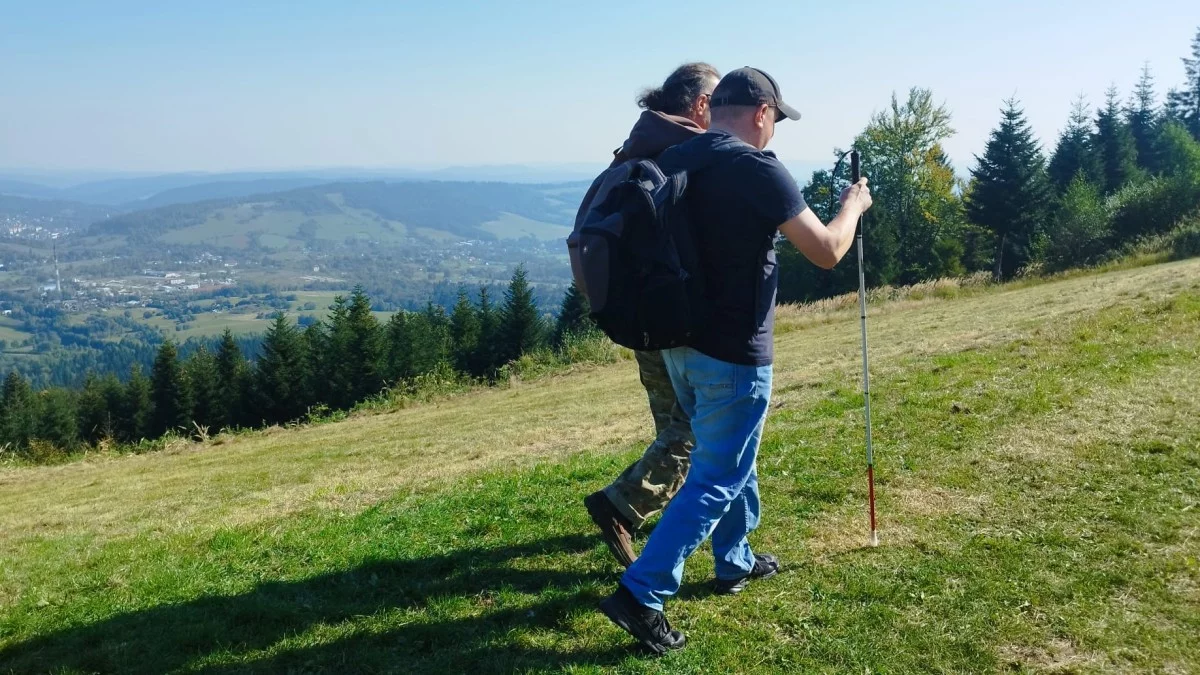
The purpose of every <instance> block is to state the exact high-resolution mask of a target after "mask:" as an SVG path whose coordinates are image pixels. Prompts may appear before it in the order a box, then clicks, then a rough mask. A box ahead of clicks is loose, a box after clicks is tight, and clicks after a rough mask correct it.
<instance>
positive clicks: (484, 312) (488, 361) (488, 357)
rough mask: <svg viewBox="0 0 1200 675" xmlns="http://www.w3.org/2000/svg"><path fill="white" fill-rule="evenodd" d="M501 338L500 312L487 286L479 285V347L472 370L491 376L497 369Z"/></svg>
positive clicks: (478, 373) (477, 373)
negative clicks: (497, 355) (493, 303)
mask: <svg viewBox="0 0 1200 675" xmlns="http://www.w3.org/2000/svg"><path fill="white" fill-rule="evenodd" d="M499 340H500V314H499V313H498V312H497V311H496V308H495V307H494V306H493V305H492V296H491V293H489V292H488V287H487V286H480V287H479V347H478V348H477V349H476V350H475V359H474V363H473V365H472V366H471V371H472V372H473V373H475V374H476V375H481V376H485V377H490V376H491V375H492V373H493V371H495V370H496V365H497V364H496V360H497V358H496V354H497V350H498V342H499Z"/></svg>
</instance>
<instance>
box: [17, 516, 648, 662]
mask: <svg viewBox="0 0 1200 675" xmlns="http://www.w3.org/2000/svg"><path fill="white" fill-rule="evenodd" d="M594 545H595V538H594V537H585V536H581V535H572V536H563V537H556V538H551V539H546V540H541V541H536V542H530V543H526V544H521V545H516V546H510V547H499V548H477V549H469V550H465V551H459V552H455V553H452V554H448V555H444V556H436V557H431V558H424V559H419V560H402V561H376V562H370V563H367V564H364V565H361V566H359V567H357V568H355V569H353V570H348V571H344V572H337V573H332V574H326V575H322V576H317V577H312V578H309V579H304V580H301V581H294V582H269V583H264V584H262V585H260V586H258V587H256V588H255V589H254V590H252V591H250V592H247V593H244V594H241V595H234V596H221V597H212V596H210V597H203V598H199V599H196V600H192V601H190V602H185V603H182V604H177V605H166V606H160V607H153V608H150V609H145V610H141V611H137V612H131V613H128V614H122V615H118V616H114V617H111V618H108V619H105V620H102V621H100V622H98V623H95V624H91V625H87V626H81V627H78V628H70V629H66V630H62V631H59V632H57V633H53V634H49V635H46V636H44V637H38V638H34V639H32V640H29V641H26V642H23V643H18V644H15V645H13V646H11V647H9V648H7V649H5V650H4V651H3V652H0V672H3V671H9V670H12V671H14V672H39V671H46V670H53V671H63V670H66V671H68V672H71V671H85V672H119V673H161V672H168V671H173V670H178V669H185V670H188V671H191V672H208V673H226V672H406V673H407V672H426V671H438V672H468V671H469V672H512V671H514V670H529V669H538V668H556V667H558V668H561V667H563V666H567V665H572V664H574V665H613V664H615V663H617V662H618V661H620V660H622V659H624V658H625V657H626V656H628V655H629V654H630V649H629V647H628V645H627V644H617V643H614V644H613V645H605V646H603V647H601V648H596V649H586V650H577V651H569V652H563V651H557V650H554V649H549V648H545V647H541V646H533V645H531V644H529V643H530V642H531V641H530V640H523V639H521V636H517V639H513V635H512V633H514V632H515V631H523V630H530V629H532V630H533V631H544V630H549V631H554V630H561V625H562V624H563V623H564V622H565V621H566V620H567V619H568V617H569V616H570V615H571V614H572V613H576V612H578V611H579V610H580V609H581V608H587V609H591V608H594V607H595V606H596V604H597V603H598V602H599V600H600V599H601V590H600V589H601V588H603V587H607V586H608V585H609V582H611V581H612V580H613V579H612V576H611V575H609V574H602V573H598V572H587V571H574V570H571V569H570V568H569V566H565V567H564V568H563V569H551V570H545V569H532V570H531V569H518V568H516V567H514V566H513V565H512V564H511V563H512V562H513V561H515V560H519V559H522V558H528V557H533V556H540V555H554V554H561V553H574V552H582V551H586V550H590V549H592V548H594ZM501 590H503V591H505V592H508V591H513V592H517V593H525V594H534V595H537V594H543V595H544V596H545V597H544V598H539V599H538V600H537V601H535V603H534V604H521V606H520V607H518V608H514V607H512V606H511V604H510V605H509V606H508V607H497V609H495V610H489V607H490V606H491V605H492V604H493V603H495V601H494V598H493V596H492V592H493V591H501ZM454 602H458V603H462V602H470V603H475V604H476V606H478V607H480V608H481V610H482V611H480V613H479V614H478V615H474V616H469V617H465V618H459V617H456V618H453V619H446V620H438V619H437V618H433V619H428V618H425V617H420V618H417V619H416V621H414V622H410V623H402V621H403V619H399V620H389V621H387V623H386V625H384V627H383V629H382V630H380V631H378V632H372V631H371V630H370V629H369V628H368V629H365V630H362V631H361V632H357V633H354V634H352V635H350V636H348V637H335V638H333V639H332V641H331V642H323V643H321V644H316V645H311V646H304V645H302V646H298V647H295V648H287V647H281V648H280V649H279V651H270V652H268V653H266V654H265V655H248V652H254V651H257V650H266V649H268V648H270V647H271V646H272V645H275V644H276V643H278V642H279V641H280V640H284V639H287V638H289V637H291V636H295V635H298V634H302V633H304V632H306V631H308V630H309V629H319V627H321V626H330V627H331V628H336V627H337V625H338V624H340V623H342V622H344V621H348V620H352V619H355V618H362V617H369V616H373V615H377V614H381V613H385V612H388V611H404V610H409V611H412V610H417V611H420V610H422V609H425V608H430V606H431V605H434V606H437V605H442V604H444V603H454ZM495 604H498V605H500V604H503V603H495ZM459 609H460V610H461V609H462V607H461V606H460V607H459ZM468 611H469V610H468ZM431 613H433V614H435V615H436V613H437V609H436V607H434V609H433V610H432V612H431ZM460 614H461V612H460ZM397 624H399V625H397ZM539 637H541V636H540V635H539ZM208 655H221V656H222V657H231V658H228V660H230V661H233V660H243V661H246V662H244V663H236V664H229V665H219V666H209V667H201V668H196V667H189V664H192V663H194V662H195V661H196V660H197V659H200V658H203V657H205V656H208ZM247 656H249V658H248V659H247ZM239 657H240V659H239ZM221 660H226V659H225V658H222V659H221Z"/></svg>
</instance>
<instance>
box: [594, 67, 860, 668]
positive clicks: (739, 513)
mask: <svg viewBox="0 0 1200 675" xmlns="http://www.w3.org/2000/svg"><path fill="white" fill-rule="evenodd" d="M710 105H711V110H712V112H711V115H712V126H711V128H710V129H709V131H708V132H707V133H704V134H701V135H700V136H697V137H696V138H694V139H692V140H689V141H686V142H684V143H682V144H680V145H677V146H675V147H674V148H672V149H670V150H668V151H667V152H666V153H664V154H663V155H662V156H661V157H660V158H659V164H660V165H661V166H662V167H663V168H664V171H667V172H668V173H669V172H672V171H678V170H687V171H688V187H687V193H686V194H687V197H686V198H687V205H688V212H689V218H690V222H691V224H692V227H693V229H694V233H695V238H696V243H697V247H698V249H699V257H700V265H701V272H702V276H703V279H704V282H705V288H706V289H708V290H707V297H706V302H707V310H708V321H707V325H706V326H705V329H704V330H703V331H701V332H699V334H697V335H695V336H694V338H693V340H692V343H691V345H690V346H688V347H680V348H676V349H670V350H666V351H664V352H662V354H663V358H664V360H665V361H666V364H667V370H668V372H669V374H670V376H671V383H672V385H673V386H674V388H675V393H676V395H677V397H678V400H679V404H680V405H681V406H682V407H683V408H684V410H685V412H686V413H687V414H688V416H689V417H691V419H692V431H693V433H694V435H695V438H696V447H695V449H694V450H693V451H692V468H691V472H690V473H689V475H688V478H687V481H686V482H685V483H684V485H683V489H682V490H680V492H679V493H678V494H677V495H676V496H675V499H674V500H673V501H672V502H671V503H670V505H669V506H668V507H667V508H666V510H665V511H664V512H663V516H662V520H661V521H660V522H659V524H658V526H657V527H656V528H655V529H654V532H653V534H651V536H650V539H649V541H647V542H646V546H645V548H644V549H643V550H642V555H641V557H639V558H638V559H637V560H636V561H635V562H634V563H633V564H632V565H631V566H630V567H629V569H628V570H626V572H625V574H624V575H623V576H622V577H621V583H620V586H619V587H618V588H617V592H616V593H614V594H613V595H612V596H610V597H609V598H607V599H605V600H604V602H602V603H601V605H600V608H601V610H602V611H603V612H604V613H605V614H606V615H607V616H608V617H609V618H610V619H611V620H612V621H613V622H614V623H616V624H617V625H618V626H620V627H621V628H623V629H625V630H626V631H628V632H629V633H630V634H631V635H633V636H634V637H635V638H637V639H638V640H639V641H640V642H641V643H642V644H643V645H645V646H646V647H648V648H650V649H651V650H653V651H655V652H656V653H663V652H665V651H667V650H669V649H679V648H681V647H683V645H684V642H685V638H684V636H683V634H682V633H680V632H679V631H674V630H672V629H671V626H670V624H669V623H668V622H667V620H666V617H665V615H664V614H663V603H664V602H665V601H666V599H667V598H669V597H671V596H673V595H674V594H675V593H676V592H677V591H678V590H679V584H680V582H681V580H682V577H683V566H684V561H686V560H687V558H688V556H690V555H691V554H692V552H693V551H695V550H696V549H697V548H698V547H699V546H700V544H702V543H703V542H704V540H705V539H707V538H708V537H709V536H711V537H712V547H713V556H714V558H715V560H716V577H717V578H716V582H715V585H714V590H715V591H716V592H717V593H722V594H733V593H739V592H741V591H742V590H743V589H745V587H746V585H747V584H748V583H749V582H750V580H752V579H765V578H768V577H771V576H774V575H775V574H776V573H777V572H778V571H779V561H778V560H777V559H776V558H775V557H774V556H771V555H757V554H754V553H753V552H752V551H751V549H750V543H749V541H748V539H747V536H748V535H749V534H750V532H752V531H753V530H754V529H755V528H756V527H757V526H758V521H759V495H758V473H757V470H756V468H755V458H756V455H757V454H758V444H759V439H760V438H761V436H762V429H763V423H764V422H765V420H766V415H767V406H768V403H769V402H770V395H771V379H772V362H773V359H774V348H773V340H774V336H773V329H774V323H775V292H776V288H777V285H778V271H777V269H776V265H775V249H774V242H775V235H776V233H778V232H782V233H783V234H784V236H786V237H787V238H788V240H789V241H791V242H792V243H793V244H794V245H795V246H796V248H797V249H799V250H800V252H801V253H803V254H804V255H805V256H806V257H808V259H809V260H811V261H812V262H814V263H816V264H817V265H819V266H821V267H824V268H830V267H833V266H834V265H835V264H837V262H838V261H839V260H841V258H842V256H844V255H845V254H846V251H848V250H849V249H850V244H851V242H852V241H853V238H854V233H855V225H856V223H857V220H858V217H859V215H861V214H862V212H863V211H865V210H866V209H868V208H870V206H871V196H870V192H869V191H868V189H867V186H866V179H863V180H862V181H860V182H859V183H858V184H857V185H853V186H851V187H849V188H847V189H846V191H845V192H843V193H842V210H841V212H840V213H839V214H838V215H837V217H835V218H834V219H833V220H832V221H831V222H830V223H829V226H828V227H826V226H825V225H823V224H822V223H821V221H820V219H818V218H817V217H816V215H815V214H814V213H813V212H812V210H811V209H809V208H808V206H807V205H806V204H805V203H804V197H803V196H802V195H801V194H800V189H799V188H798V187H797V185H796V182H795V180H793V179H792V177H791V175H790V174H789V173H788V172H787V169H785V168H784V167H783V164H781V163H780V162H779V160H778V159H776V158H775V155H774V154H773V153H770V152H765V151H764V148H766V146H767V143H768V142H769V141H770V140H771V137H772V136H773V135H774V133H775V124H776V122H780V121H783V120H784V119H793V120H795V119H799V118H800V113H798V112H797V111H796V110H795V109H794V108H792V107H791V106H789V105H787V104H786V103H784V102H783V98H782V96H781V95H780V92H779V85H778V84H776V83H775V80H774V79H772V78H771V76H770V75H767V74H766V73H764V72H763V71H761V70H758V69H756V68H740V69H738V70H735V71H733V72H731V73H729V74H728V75H726V76H725V77H724V78H722V79H721V81H720V83H719V84H718V85H717V87H716V89H714V90H713V93H712V99H711V103H710Z"/></svg>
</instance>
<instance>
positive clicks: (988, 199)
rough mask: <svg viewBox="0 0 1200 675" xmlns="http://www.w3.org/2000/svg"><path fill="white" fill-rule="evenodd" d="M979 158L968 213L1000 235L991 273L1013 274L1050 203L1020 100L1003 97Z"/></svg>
mask: <svg viewBox="0 0 1200 675" xmlns="http://www.w3.org/2000/svg"><path fill="white" fill-rule="evenodd" d="M975 159H976V162H977V166H976V167H975V168H974V169H973V170H972V171H971V174H972V175H973V176H974V177H975V182H974V185H973V187H972V189H971V192H970V196H969V200H968V202H967V210H968V214H969V216H970V218H971V220H972V221H973V222H975V223H976V224H978V225H980V226H982V227H984V228H986V229H988V230H990V231H991V232H992V233H993V235H994V236H995V238H996V257H995V262H994V268H993V274H994V275H995V276H996V277H997V278H1007V277H1011V276H1012V275H1013V273H1015V272H1016V271H1017V270H1018V269H1020V268H1021V267H1024V266H1025V265H1027V264H1028V263H1029V262H1030V261H1031V259H1032V257H1033V254H1034V244H1035V242H1036V241H1037V239H1038V237H1039V236H1040V235H1041V234H1042V233H1043V230H1044V228H1045V225H1046V219H1047V216H1048V215H1049V210H1050V202H1051V190H1050V181H1049V178H1048V177H1047V176H1046V168H1045V160H1044V159H1043V157H1042V152H1041V149H1040V148H1039V147H1038V144H1037V141H1036V140H1035V139H1034V137H1033V131H1032V130H1030V128H1029V123H1028V122H1027V121H1026V120H1025V113H1024V112H1023V111H1022V110H1021V108H1020V106H1019V104H1018V103H1017V101H1015V100H1009V101H1006V102H1005V106H1004V109H1003V114H1002V117H1001V120H1000V126H999V127H998V128H996V129H995V130H993V131H992V134H991V137H990V138H989V140H988V143H987V148H986V149H985V150H984V154H983V156H982V157H979V156H976V158H975Z"/></svg>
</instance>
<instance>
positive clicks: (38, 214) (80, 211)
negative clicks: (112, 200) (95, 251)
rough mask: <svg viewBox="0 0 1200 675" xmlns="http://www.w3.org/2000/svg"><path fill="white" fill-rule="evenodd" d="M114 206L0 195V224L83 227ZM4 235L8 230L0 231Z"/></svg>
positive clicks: (102, 216) (110, 211)
mask: <svg viewBox="0 0 1200 675" xmlns="http://www.w3.org/2000/svg"><path fill="white" fill-rule="evenodd" d="M114 211H115V209H112V208H109V207H106V206H97V205H95V204H84V203H82V202H74V201H68V200H62V199H42V198H32V197H19V196H15V195H7V194H0V226H2V225H4V224H5V223H6V222H7V223H9V225H10V226H13V225H15V224H18V223H21V224H28V225H34V226H44V227H46V228H55V229H59V228H70V229H78V230H82V229H86V228H87V227H88V226H89V225H91V224H92V223H94V222H96V221H97V220H102V219H104V218H107V217H108V216H109V215H111V214H112V213H113V212H114ZM0 234H8V232H0Z"/></svg>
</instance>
